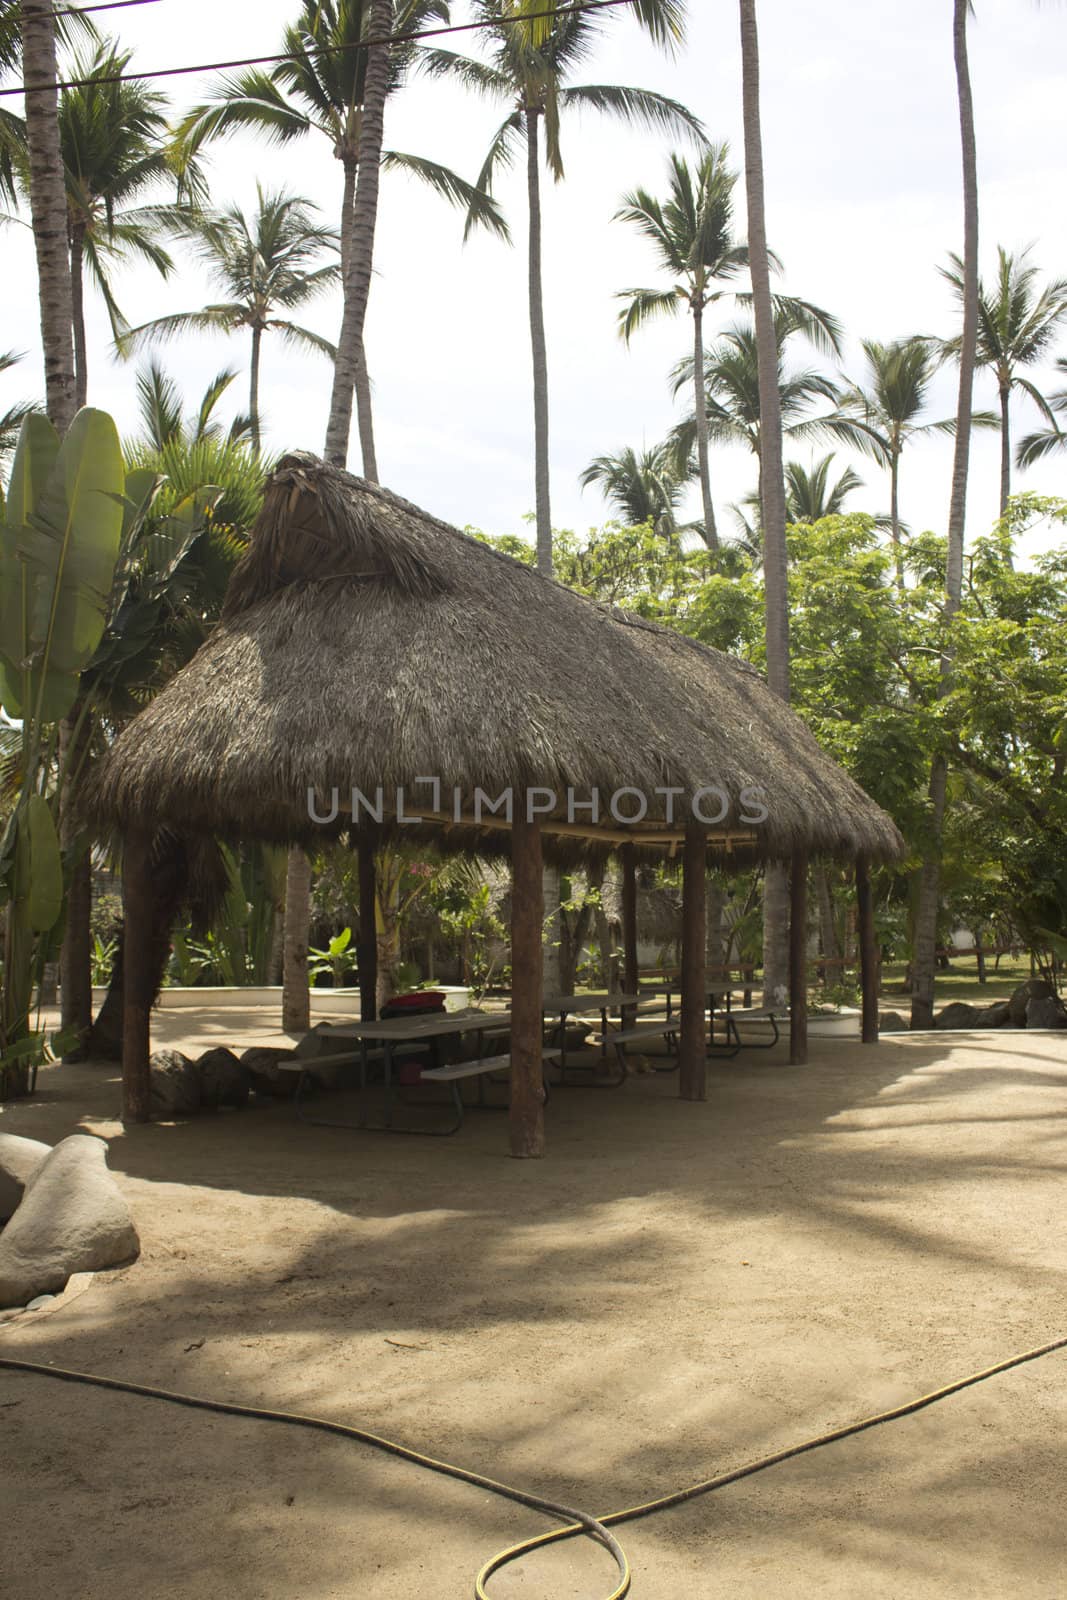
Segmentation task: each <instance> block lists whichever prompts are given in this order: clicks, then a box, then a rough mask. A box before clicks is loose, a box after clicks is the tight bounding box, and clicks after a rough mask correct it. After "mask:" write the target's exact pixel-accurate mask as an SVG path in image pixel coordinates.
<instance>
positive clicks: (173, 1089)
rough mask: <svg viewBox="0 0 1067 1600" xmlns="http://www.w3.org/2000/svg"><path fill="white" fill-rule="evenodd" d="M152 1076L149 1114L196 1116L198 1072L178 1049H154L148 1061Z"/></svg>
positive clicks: (164, 1116) (198, 1101) (163, 1116)
mask: <svg viewBox="0 0 1067 1600" xmlns="http://www.w3.org/2000/svg"><path fill="white" fill-rule="evenodd" d="M148 1065H149V1071H150V1073H151V1080H152V1115H153V1116H155V1117H161V1118H163V1119H167V1118H170V1117H191V1116H195V1115H196V1113H197V1112H198V1111H199V1109H200V1075H199V1073H198V1072H197V1070H196V1066H195V1065H194V1063H193V1062H192V1061H190V1060H189V1058H188V1056H183V1055H182V1053H181V1051H180V1050H156V1051H154V1052H153V1054H152V1057H151V1059H150V1061H149V1063H148Z"/></svg>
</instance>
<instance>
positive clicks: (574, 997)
mask: <svg viewBox="0 0 1067 1600" xmlns="http://www.w3.org/2000/svg"><path fill="white" fill-rule="evenodd" d="M637 1000H638V996H637V995H636V994H609V993H608V992H607V991H606V990H605V991H603V992H600V993H596V992H593V993H589V994H554V995H546V996H545V998H544V1001H543V1003H542V1007H541V1009H542V1012H543V1013H544V1015H545V1016H546V1017H549V1016H551V1017H558V1018H559V1040H560V1042H559V1068H560V1077H561V1078H562V1077H563V1076H564V1075H565V1073H566V1071H567V1018H568V1017H582V1016H588V1015H589V1013H590V1012H595V1011H599V1013H600V1053H601V1055H602V1056H606V1055H607V1053H608V1045H607V1034H608V1012H609V1011H619V1010H622V1009H623V1008H624V1007H627V1006H635V1005H636V1004H637Z"/></svg>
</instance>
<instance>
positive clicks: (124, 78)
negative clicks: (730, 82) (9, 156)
mask: <svg viewBox="0 0 1067 1600" xmlns="http://www.w3.org/2000/svg"><path fill="white" fill-rule="evenodd" d="M126 3H127V4H141V3H142V0H126ZM634 4H635V0H576V3H575V4H574V5H567V6H553V7H552V8H551V9H549V10H547V11H523V12H518V13H516V14H515V15H513V16H501V17H493V18H490V19H488V20H486V21H484V22H458V23H452V24H451V25H450V26H448V27H445V28H418V29H412V30H410V31H409V32H407V33H386V34H381V35H380V36H379V37H378V38H376V39H375V38H371V39H358V40H353V41H352V43H350V44H330V45H322V46H321V47H319V46H316V47H314V48H313V49H311V50H308V51H302V50H301V51H296V50H282V51H281V52H279V54H277V55H272V56H246V57H244V58H243V59H242V60H239V61H202V62H200V63H199V64H198V65H197V66H192V67H160V68H158V69H156V70H155V71H153V72H114V73H111V74H110V75H108V76H105V77H94V78H65V79H63V81H62V82H59V83H54V84H52V83H33V84H27V83H21V84H17V85H16V86H15V88H13V89H0V97H2V96H6V95H13V94H48V93H51V92H52V91H53V90H56V89H85V88H89V87H90V86H91V85H94V84H100V83H140V82H144V81H145V80H146V79H152V78H180V77H183V76H186V75H187V74H189V73H192V72H229V71H231V70H232V69H233V68H234V67H265V66H273V65H277V63H278V62H280V61H299V60H301V59H302V57H303V56H304V55H305V54H306V55H311V56H330V55H339V54H343V53H344V52H345V51H346V50H374V49H377V48H378V47H379V46H381V45H393V44H413V43H416V42H417V41H418V40H420V39H439V38H441V37H442V35H444V34H449V33H476V32H478V31H480V30H483V29H486V28H499V27H501V26H504V25H510V24H511V23H516V22H537V21H540V20H541V19H542V18H547V17H553V18H554V17H570V16H576V15H577V14H578V13H579V12H584V11H606V10H607V9H608V8H609V7H611V6H632V5H634ZM79 9H80V8H79ZM86 9H90V8H86ZM100 9H101V10H102V9H104V8H103V7H101V8H100ZM57 15H58V13H57Z"/></svg>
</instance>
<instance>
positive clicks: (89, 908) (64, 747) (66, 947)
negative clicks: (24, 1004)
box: [59, 703, 93, 1061]
mask: <svg viewBox="0 0 1067 1600" xmlns="http://www.w3.org/2000/svg"><path fill="white" fill-rule="evenodd" d="M91 727H92V724H91V720H90V717H89V714H88V713H87V712H85V711H84V709H83V707H82V706H81V705H80V703H76V704H75V705H74V707H73V708H72V710H71V712H70V714H69V715H68V716H66V717H64V718H63V720H62V722H61V723H60V725H59V763H60V775H61V776H60V782H61V789H60V795H59V837H60V843H61V844H62V846H63V849H64V850H65V851H70V852H71V853H76V851H77V849H78V848H79V846H80V848H81V855H80V857H79V859H78V860H77V861H75V863H74V865H73V867H72V868H71V869H70V881H69V884H68V887H67V906H66V927H65V929H64V932H63V943H62V945H61V947H60V952H59V1001H60V1022H61V1026H62V1028H63V1031H64V1033H69V1034H71V1035H72V1036H73V1037H72V1039H71V1042H70V1044H69V1046H68V1048H67V1050H66V1052H65V1055H64V1059H65V1060H67V1061H80V1060H81V1059H82V1058H83V1057H84V1055H85V1044H86V1041H87V1040H88V1037H89V1032H90V1029H91V1028H92V1025H93V988H92V914H93V875H92V856H91V851H90V847H89V841H88V840H87V839H85V838H83V837H81V831H82V830H81V829H80V828H79V826H78V823H77V820H76V806H75V800H76V796H77V794H78V789H79V787H80V784H81V780H82V778H83V776H84V771H85V765H86V761H87V758H88V754H89V744H90V740H91V737H92V734H91Z"/></svg>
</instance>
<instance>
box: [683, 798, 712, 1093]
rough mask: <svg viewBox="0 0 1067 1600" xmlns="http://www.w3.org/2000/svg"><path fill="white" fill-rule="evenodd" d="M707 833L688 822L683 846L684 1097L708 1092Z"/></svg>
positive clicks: (693, 823) (697, 824) (690, 821)
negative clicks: (706, 1035) (705, 922)
mask: <svg viewBox="0 0 1067 1600" xmlns="http://www.w3.org/2000/svg"><path fill="white" fill-rule="evenodd" d="M707 858H708V848H707V835H706V834H705V832H704V829H703V828H702V827H701V826H700V824H699V823H697V822H695V821H693V820H692V818H691V819H690V820H689V821H688V822H687V823H686V827H685V844H684V845H683V847H682V998H681V1006H680V1015H681V1034H680V1037H679V1042H678V1093H679V1094H680V1095H681V1097H682V1099H683V1100H703V1099H705V1098H706V1096H707V1063H708V1058H707V1040H706V1038H705V1033H704V1010H705V1005H706V1002H707V987H708V986H707V982H706V981H705V966H704V957H705V933H706V929H705V926H704V918H705V895H706V893H707V889H706V885H707Z"/></svg>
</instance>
